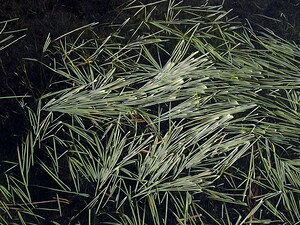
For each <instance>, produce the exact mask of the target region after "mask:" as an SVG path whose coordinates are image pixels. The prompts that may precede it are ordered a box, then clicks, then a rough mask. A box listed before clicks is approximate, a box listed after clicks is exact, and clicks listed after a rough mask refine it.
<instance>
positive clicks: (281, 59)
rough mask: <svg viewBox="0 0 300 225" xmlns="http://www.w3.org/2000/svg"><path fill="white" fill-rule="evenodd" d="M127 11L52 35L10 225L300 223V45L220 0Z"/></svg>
mask: <svg viewBox="0 0 300 225" xmlns="http://www.w3.org/2000/svg"><path fill="white" fill-rule="evenodd" d="M124 10H125V12H129V13H128V14H130V15H133V16H132V18H129V19H128V20H126V21H125V22H124V23H123V24H121V25H118V26H112V31H111V34H110V35H109V36H108V37H100V36H98V35H97V33H96V32H95V28H93V27H94V26H96V24H90V25H89V26H85V27H83V28H82V29H77V30H76V31H73V32H70V33H68V34H67V35H62V36H61V37H58V38H56V39H53V40H52V39H51V37H50V36H49V37H48V38H47V41H46V43H45V46H44V49H43V52H44V55H45V57H47V60H45V62H44V63H43V64H44V65H45V67H47V68H48V69H49V73H51V72H52V73H53V74H54V75H53V78H52V80H53V82H52V83H51V86H50V87H49V90H48V91H47V92H46V93H45V94H44V95H42V96H41V97H40V98H39V99H37V100H36V102H37V104H36V107H35V108H34V109H33V108H30V107H28V106H26V104H23V106H24V110H26V112H27V114H28V121H29V124H30V127H29V128H28V134H27V136H25V137H24V138H23V141H22V144H20V146H19V147H18V148H17V151H18V159H19V161H18V162H10V163H11V165H12V166H11V169H9V170H8V171H7V172H6V174H5V176H6V182H1V186H0V191H1V193H2V195H3V197H1V205H0V210H1V211H0V221H1V223H3V224H13V223H15V224H46V223H47V224H64V223H68V224H69V223H71V224H134V225H141V224H155V225H158V224H245V223H248V224H254V223H256V224H296V223H297V222H298V221H299V220H300V213H299V201H298V200H297V199H298V198H299V186H300V180H299V178H300V170H299V159H298V157H299V137H298V133H299V130H300V128H299V121H300V120H299V91H298V89H299V81H300V80H299V74H300V73H299V54H300V50H299V46H297V45H295V44H293V43H290V42H288V41H286V40H283V39H281V38H280V37H278V36H276V35H275V34H274V33H273V32H271V31H269V30H267V29H265V32H264V33H260V34H256V33H255V32H254V31H253V30H251V27H243V26H241V25H240V24H238V23H236V22H235V21H234V20H231V19H230V17H229V16H230V15H228V12H225V11H223V10H222V9H221V7H220V6H217V7H215V6H208V5H205V4H204V5H201V6H193V7H191V6H185V5H183V4H179V3H176V2H175V1H172V0H170V1H164V0H163V1H157V2H153V3H151V4H144V5H139V4H138V3H137V2H135V1H132V2H131V3H130V4H129V5H128V6H127V7H126V8H125V9H124ZM161 10H165V11H164V13H161ZM161 15H163V16H161ZM70 35H71V36H72V38H73V39H72V41H69V40H70V39H69V36H70ZM75 35H77V36H75ZM74 36H75V38H74ZM86 37H89V38H88V39H87V38H86Z"/></svg>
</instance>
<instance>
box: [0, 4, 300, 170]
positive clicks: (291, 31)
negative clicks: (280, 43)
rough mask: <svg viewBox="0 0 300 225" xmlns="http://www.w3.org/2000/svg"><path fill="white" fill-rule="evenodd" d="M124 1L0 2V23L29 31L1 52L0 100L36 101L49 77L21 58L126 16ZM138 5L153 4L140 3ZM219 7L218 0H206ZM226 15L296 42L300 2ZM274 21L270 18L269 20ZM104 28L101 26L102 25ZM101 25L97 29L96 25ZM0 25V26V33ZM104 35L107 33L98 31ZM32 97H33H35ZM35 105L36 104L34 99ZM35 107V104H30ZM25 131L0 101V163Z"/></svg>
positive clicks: (8, 104)
mask: <svg viewBox="0 0 300 225" xmlns="http://www.w3.org/2000/svg"><path fill="white" fill-rule="evenodd" d="M126 2H127V1H126V0H78V1H76V0H0V21H3V20H7V19H12V18H19V20H18V21H16V22H13V23H11V24H10V26H9V27H8V30H13V29H22V28H27V30H26V31H23V32H20V33H17V34H15V36H18V35H19V36H21V35H23V34H26V37H24V38H23V39H21V40H20V41H18V42H17V43H15V44H14V45H13V46H10V47H8V48H7V49H5V50H4V51H1V52H0V96H14V95H24V94H27V95H32V96H34V97H36V98H37V97H38V96H40V95H41V94H42V93H43V90H45V88H46V86H47V85H48V82H49V79H47V76H45V74H44V73H43V71H42V70H43V69H42V68H41V66H40V65H38V64H37V63H32V62H30V61H27V60H24V58H36V59H41V57H42V48H43V44H44V42H45V39H46V37H47V35H48V33H51V37H52V38H55V37H58V36H59V35H61V34H64V33H66V32H68V31H70V30H72V29H75V28H78V27H80V26H83V25H86V24H88V23H91V22H100V24H109V23H112V22H115V21H116V20H119V21H122V19H125V18H127V17H128V15H123V14H122V13H121V9H122V4H125V3H126ZM141 2H143V3H147V2H153V0H152V1H151V0H147V1H146V0H142V1H141ZM202 2H205V1H201V0H185V1H184V4H192V5H197V4H200V3H202ZM208 2H209V4H212V5H213V4H220V3H222V1H220V0H209V1H208ZM224 8H225V9H226V10H230V9H233V10H232V12H231V13H230V14H229V15H231V16H232V17H234V16H237V17H238V18H237V20H239V21H241V22H242V23H247V21H249V22H250V24H251V25H252V26H253V27H254V29H256V30H257V31H259V30H260V29H261V27H260V26H262V27H268V28H270V29H272V30H273V31H274V32H275V33H276V34H278V35H279V36H281V37H283V38H285V39H287V40H290V41H294V42H296V43H298V44H299V40H300V39H299V37H300V33H299V25H300V0H225V1H224ZM269 17H272V18H274V19H268V18H269ZM105 26H106V25H103V26H102V27H105ZM100 27H101V26H100ZM1 28H2V26H0V29H1ZM98 32H100V33H101V32H102V33H103V35H104V36H107V35H108V34H106V33H105V30H104V29H103V30H101V29H99V30H98ZM33 99H35V98H33ZM33 101H34V100H33ZM32 104H34V102H32ZM25 131H26V120H25V115H24V112H23V110H22V109H21V107H20V104H19V102H18V101H16V100H15V99H0V161H2V160H14V157H16V154H13V152H16V150H15V149H16V146H17V143H18V141H19V140H20V137H21V136H22V135H23V133H24V132H25ZM0 172H1V164H0Z"/></svg>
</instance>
